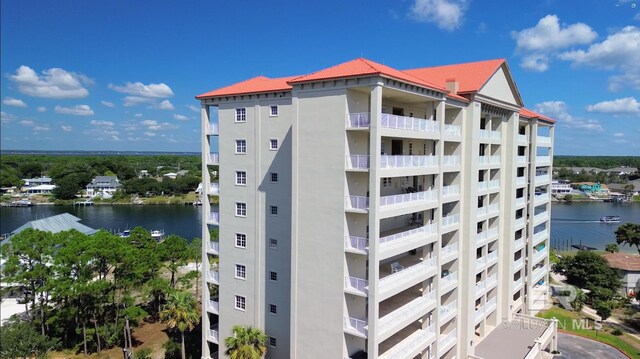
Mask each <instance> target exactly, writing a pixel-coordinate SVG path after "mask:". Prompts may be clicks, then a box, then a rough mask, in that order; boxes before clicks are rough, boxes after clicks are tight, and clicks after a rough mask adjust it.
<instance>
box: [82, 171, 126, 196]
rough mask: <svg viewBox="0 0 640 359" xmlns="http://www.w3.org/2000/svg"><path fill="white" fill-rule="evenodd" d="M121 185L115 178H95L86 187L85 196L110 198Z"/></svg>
mask: <svg viewBox="0 0 640 359" xmlns="http://www.w3.org/2000/svg"><path fill="white" fill-rule="evenodd" d="M120 186H121V184H120V181H119V180H118V177H116V176H96V177H95V178H94V179H93V180H92V181H91V183H89V184H88V185H87V188H86V189H87V196H89V197H93V196H110V195H113V194H114V193H115V192H116V191H117V190H118V188H120Z"/></svg>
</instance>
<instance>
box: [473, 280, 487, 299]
mask: <svg viewBox="0 0 640 359" xmlns="http://www.w3.org/2000/svg"><path fill="white" fill-rule="evenodd" d="M486 288H487V282H486V281H484V280H481V281H479V282H478V283H476V295H479V294H480V293H481V292H484V290H485V289H486Z"/></svg>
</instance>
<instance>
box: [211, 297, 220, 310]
mask: <svg viewBox="0 0 640 359" xmlns="http://www.w3.org/2000/svg"><path fill="white" fill-rule="evenodd" d="M209 309H211V310H212V311H213V312H214V313H220V303H218V302H216V301H215V300H209Z"/></svg>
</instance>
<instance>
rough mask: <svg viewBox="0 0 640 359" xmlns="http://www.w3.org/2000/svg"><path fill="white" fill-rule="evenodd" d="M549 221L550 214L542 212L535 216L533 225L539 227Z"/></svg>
mask: <svg viewBox="0 0 640 359" xmlns="http://www.w3.org/2000/svg"><path fill="white" fill-rule="evenodd" d="M548 219H549V213H547V211H544V212H540V213H538V214H536V215H535V216H533V225H534V226H537V225H538V224H540V223H542V222H545V221H546V220H548Z"/></svg>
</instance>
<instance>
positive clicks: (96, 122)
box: [90, 120, 114, 127]
mask: <svg viewBox="0 0 640 359" xmlns="http://www.w3.org/2000/svg"><path fill="white" fill-rule="evenodd" d="M90 123H91V124H92V125H94V126H96V127H113V125H114V123H113V122H111V121H101V120H91V122H90Z"/></svg>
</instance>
